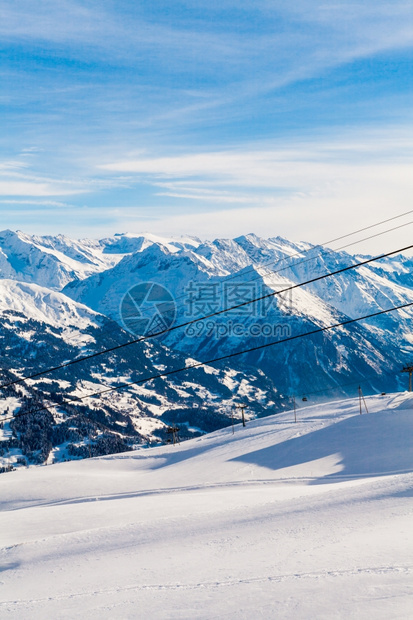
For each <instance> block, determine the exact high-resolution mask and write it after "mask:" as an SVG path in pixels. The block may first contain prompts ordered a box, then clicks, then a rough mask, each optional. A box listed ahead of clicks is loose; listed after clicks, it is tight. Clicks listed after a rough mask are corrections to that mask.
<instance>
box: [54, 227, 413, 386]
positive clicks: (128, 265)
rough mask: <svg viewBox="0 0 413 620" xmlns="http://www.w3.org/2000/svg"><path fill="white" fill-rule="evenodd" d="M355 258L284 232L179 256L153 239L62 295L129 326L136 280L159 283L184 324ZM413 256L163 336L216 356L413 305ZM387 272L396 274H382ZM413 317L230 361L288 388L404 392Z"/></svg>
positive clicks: (202, 355)
mask: <svg viewBox="0 0 413 620" xmlns="http://www.w3.org/2000/svg"><path fill="white" fill-rule="evenodd" d="M356 262H357V259H356V258H355V257H353V256H351V255H349V254H347V253H345V252H332V251H331V250H328V249H327V248H319V247H314V246H311V245H310V244H305V243H300V244H292V243H289V242H288V241H286V240H284V239H281V238H279V237H277V238H274V239H269V240H265V239H260V238H258V237H256V236H255V235H248V236H245V237H240V238H238V239H235V240H216V241H214V242H206V243H203V244H200V245H198V246H197V247H193V248H190V249H188V248H184V249H182V250H180V251H178V252H176V251H174V252H173V253H172V252H171V251H170V249H169V248H168V247H166V246H165V245H163V244H161V243H156V244H152V245H151V246H150V247H147V248H145V249H143V250H142V251H140V252H136V253H134V254H131V255H128V256H125V257H124V258H123V259H122V260H121V261H120V262H119V263H117V265H116V266H115V267H113V268H112V269H109V270H107V271H105V272H103V273H100V274H95V275H93V276H90V277H89V278H86V279H84V280H83V281H82V282H78V281H76V282H71V283H69V284H68V285H67V286H66V287H65V289H64V292H65V294H67V295H69V296H70V297H72V298H73V299H76V300H78V301H81V302H83V303H85V304H86V305H88V306H89V307H91V308H94V309H95V310H98V311H99V312H102V313H104V314H106V315H107V316H109V317H111V318H112V319H114V320H115V321H117V322H118V323H120V324H123V325H124V326H126V327H127V325H125V322H124V317H122V300H123V299H124V298H125V295H127V294H128V291H131V290H133V287H134V286H136V285H137V284H139V283H143V282H157V283H158V284H161V285H162V286H164V287H166V288H167V289H169V291H170V292H171V294H172V296H173V297H174V299H175V302H176V307H177V318H176V321H175V324H180V323H185V322H186V321H188V320H190V319H193V318H197V317H199V318H201V317H202V316H204V315H206V314H209V313H210V312H213V311H216V310H221V309H223V308H225V307H229V306H231V305H236V304H237V303H240V302H242V301H245V300H247V299H252V298H255V297H259V296H260V295H263V294H268V293H271V292H276V291H280V290H282V289H284V288H287V287H289V286H291V285H294V284H295V283H300V282H303V281H306V280H309V279H311V278H314V277H315V276H318V275H322V274H325V273H328V272H331V271H336V270H339V269H341V268H343V267H347V266H349V265H352V264H355V263H356ZM410 262H411V261H410V259H407V258H404V257H396V258H394V259H390V258H388V259H386V261H383V265H382V266H381V268H378V267H377V265H376V264H375V263H373V265H374V268H373V267H370V266H365V267H362V268H359V269H357V270H354V271H349V272H345V273H343V274H339V275H337V276H334V277H331V278H328V279H326V280H322V281H319V282H317V283H314V284H311V285H309V286H306V287H303V288H299V289H296V290H294V291H293V292H291V293H285V294H283V295H282V296H280V297H275V298H273V300H272V302H271V300H269V301H268V302H263V304H261V305H260V304H254V305H251V306H249V307H248V308H246V307H244V308H240V309H239V310H238V311H236V312H234V311H233V312H231V313H228V314H225V315H222V316H221V317H218V318H215V319H213V320H212V319H210V320H207V321H199V323H196V325H195V326H194V327H190V328H187V329H186V330H181V331H178V330H177V331H174V332H172V333H171V334H170V335H169V336H168V337H167V338H166V339H165V342H166V344H168V345H169V346H170V347H172V348H174V349H178V350H180V351H183V352H185V353H188V354H191V355H194V356H195V357H197V358H198V359H212V358H213V357H218V356H219V355H224V354H227V353H232V352H234V351H240V350H242V349H247V348H253V347H254V346H258V345H260V344H265V343H266V342H270V341H271V340H277V339H283V338H285V337H289V336H295V335H300V334H302V333H304V332H307V331H312V330H314V329H317V328H322V327H326V326H328V325H330V324H333V323H337V322H340V321H343V320H346V319H348V318H357V317H359V316H363V315H366V314H371V313H374V312H377V311H380V310H382V309H386V308H389V307H391V306H395V305H401V304H404V303H410V302H412V301H413V290H412V289H411V288H410V287H409V286H406V280H407V272H408V269H409V264H410ZM388 271H391V273H392V278H391V279H390V278H387V277H386V275H385V274H386V272H388ZM398 280H400V281H398ZM142 313H143V315H144V309H142ZM412 316H413V313H412V311H411V310H410V309H407V310H403V311H398V312H394V313H391V314H389V315H384V316H382V317H378V318H375V319H371V320H368V321H364V322H363V323H360V324H354V325H351V326H348V327H346V328H341V329H339V330H335V331H334V332H333V331H332V332H326V333H325V334H323V335H316V336H313V337H312V338H311V339H308V340H307V339H302V340H297V341H295V342H292V343H286V344H284V345H283V346H275V347H273V348H269V349H267V350H266V351H265V353H263V352H262V351H259V352H256V353H252V354H250V355H247V356H242V357H241V358H233V360H232V362H231V363H232V365H233V367H234V368H236V369H237V370H240V369H242V368H243V366H244V365H248V366H250V367H256V368H259V369H261V370H262V371H263V372H264V373H265V375H266V376H269V377H271V379H272V380H273V381H275V382H276V384H277V385H278V387H279V389H280V391H282V392H283V393H292V392H296V393H301V394H303V395H305V394H307V393H312V392H319V393H322V392H323V391H326V390H327V391H331V390H333V393H336V394H340V393H347V394H349V393H352V390H354V385H350V386H349V388H348V389H347V388H346V387H345V386H346V384H351V383H352V379H353V380H354V382H357V378H358V380H359V381H361V380H365V382H366V383H365V388H366V389H367V390H369V391H377V390H378V391H382V390H386V391H387V390H391V389H398V388H399V387H400V386H401V385H402V383H401V378H400V376H399V370H400V368H401V365H402V364H403V363H405V362H406V360H407V358H408V356H409V355H410V354H411V351H412V344H413V338H412V335H411V331H412V329H411V328H412ZM235 332H237V333H235ZM237 334H238V335H237ZM343 384H344V388H340V387H339V386H340V385H343Z"/></svg>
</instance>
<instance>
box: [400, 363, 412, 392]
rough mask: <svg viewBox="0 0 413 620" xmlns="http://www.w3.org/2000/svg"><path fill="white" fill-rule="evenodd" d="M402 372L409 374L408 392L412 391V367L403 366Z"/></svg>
mask: <svg viewBox="0 0 413 620" xmlns="http://www.w3.org/2000/svg"><path fill="white" fill-rule="evenodd" d="M402 372H408V373H409V392H411V391H412V373H413V366H405V367H404V368H403V370H402Z"/></svg>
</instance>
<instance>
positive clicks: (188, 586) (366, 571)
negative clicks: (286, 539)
mask: <svg viewBox="0 0 413 620" xmlns="http://www.w3.org/2000/svg"><path fill="white" fill-rule="evenodd" d="M412 572H413V566H366V567H361V568H350V569H345V570H334V569H332V570H326V571H318V572H310V573H285V574H283V575H268V576H265V577H250V578H245V579H242V578H240V579H228V580H225V581H206V582H203V583H202V582H200V583H172V584H168V583H166V584H129V585H126V586H118V587H116V588H105V589H102V590H89V591H86V592H73V593H70V594H62V595H60V596H59V595H58V596H54V597H51V596H48V597H46V598H39V599H31V600H18V601H0V606H2V607H5V606H7V605H8V606H11V605H14V606H19V605H30V604H37V603H51V602H53V601H63V600H68V599H74V598H82V597H85V596H104V595H106V594H117V593H120V592H127V591H133V590H135V591H151V590H152V591H159V590H170V591H173V590H199V589H205V588H209V589H214V588H225V587H234V586H238V585H249V584H254V583H266V582H273V583H282V582H283V581H288V580H294V579H320V578H325V577H332V578H335V577H358V576H360V575H384V574H400V573H403V574H405V575H409V574H411V573H412Z"/></svg>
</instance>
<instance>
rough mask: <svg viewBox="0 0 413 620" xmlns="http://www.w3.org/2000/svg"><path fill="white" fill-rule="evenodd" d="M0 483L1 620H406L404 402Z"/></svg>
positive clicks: (22, 474) (409, 443) (378, 402)
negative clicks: (26, 619)
mask: <svg viewBox="0 0 413 620" xmlns="http://www.w3.org/2000/svg"><path fill="white" fill-rule="evenodd" d="M366 402H367V406H368V409H369V414H363V415H362V416H360V415H359V409H358V400H356V399H353V400H343V401H338V402H334V403H329V404H324V405H317V406H308V407H305V408H302V409H300V410H299V411H298V419H297V423H294V416H293V413H292V412H287V413H284V414H280V415H276V416H271V417H268V418H265V419H261V420H256V421H254V422H250V423H248V426H247V428H242V426H241V425H239V424H238V425H236V426H235V433H234V434H232V429H231V428H227V429H224V430H221V431H218V432H215V433H212V434H210V435H207V436H204V437H202V438H199V439H194V440H191V441H188V442H186V443H183V444H181V445H178V446H175V447H174V446H164V447H159V448H152V449H148V450H144V449H142V450H139V451H137V452H134V453H127V454H123V455H116V456H113V457H101V458H97V459H91V460H85V461H77V462H71V463H62V464H57V465H53V466H48V467H37V468H34V467H33V468H30V469H28V470H19V471H16V472H11V473H7V474H2V475H1V476H0V498H1V499H0V502H1V503H0V506H1V511H2V512H1V515H0V540H1V568H0V570H1V572H0V617H1V618H6V617H11V618H19V619H24V618H30V619H36V618H41V619H44V618H87V619H89V618H91V619H95V618H99V619H102V618H122V619H123V618H143V619H149V618H151V619H152V618H155V619H157V618H162V619H164V618H165V619H166V618H179V619H183V618H184V619H191V620H192V619H198V618H205V619H206V618H208V619H210V618H219V619H221V618H222V619H227V618H231V619H235V618H236V619H240V618H248V619H249V618H251V619H252V618H254V619H255V618H277V619H279V618H289V619H290V618H291V619H294V620H299V619H328V620H330V619H334V618H352V619H353V618H355V619H358V618H363V619H364V618H370V617H371V618H374V619H375V620H381V619H382V620H389V619H393V618H394V619H398V620H399V619H404V618H405V619H411V618H412V617H413V528H412V523H413V519H412V517H413V398H412V395H410V394H408V393H400V394H393V395H388V396H376V397H370V398H368V399H366Z"/></svg>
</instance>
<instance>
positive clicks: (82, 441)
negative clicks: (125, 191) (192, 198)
mask: <svg viewBox="0 0 413 620" xmlns="http://www.w3.org/2000/svg"><path fill="white" fill-rule="evenodd" d="M366 259H368V257H363V256H359V255H351V254H348V253H347V252H345V251H343V250H339V251H333V250H331V249H329V248H326V247H321V246H314V245H311V244H309V243H304V242H302V243H293V242H290V241H288V240H286V239H283V238H281V237H274V238H270V239H263V238H260V237H257V236H256V235H253V234H251V235H246V236H243V237H239V238H236V239H217V240H215V241H212V242H210V241H201V240H200V239H197V238H194V237H182V238H161V237H157V236H154V235H150V234H144V235H132V234H117V235H114V236H113V237H110V238H106V239H101V240H89V239H86V240H84V239H82V240H72V239H69V238H68V237H65V236H63V235H58V236H55V237H53V236H34V235H28V234H25V233H22V232H13V231H3V232H1V233H0V338H1V341H2V344H3V364H2V378H1V381H2V384H7V383H10V382H12V381H13V380H15V379H17V378H19V377H22V376H28V375H31V374H36V373H38V372H39V371H42V370H45V369H47V368H50V367H52V366H59V365H62V364H65V363H66V362H67V361H68V360H72V359H75V358H79V357H84V356H90V355H93V354H96V353H99V352H101V351H102V350H104V349H106V348H112V347H115V346H118V345H120V344H125V343H128V342H130V341H132V340H134V339H137V338H138V337H141V336H142V335H145V331H144V326H145V325H146V326H147V325H149V324H151V325H152V326H153V328H154V331H157V330H159V329H167V328H168V327H171V326H172V327H174V328H175V329H173V330H172V331H170V332H168V333H166V334H165V335H163V336H160V337H155V338H150V339H149V340H146V341H145V342H141V343H137V344H132V345H129V346H126V347H123V348H120V349H117V350H115V351H112V352H111V353H110V354H105V355H99V356H97V357H93V358H91V359H87V360H85V361H84V362H81V363H79V364H75V365H71V366H65V367H64V368H62V369H61V370H58V371H55V372H53V373H50V374H47V375H44V376H40V377H37V378H36V379H32V380H30V381H26V382H24V383H18V384H15V383H14V384H13V385H10V386H9V387H7V388H3V393H4V395H5V399H4V400H3V403H2V411H3V412H5V411H9V413H11V414H14V415H15V416H16V414H18V413H21V414H23V413H24V414H25V415H21V416H20V417H16V418H15V419H14V420H12V421H7V422H4V424H3V429H2V430H1V431H0V440H1V443H0V450H1V451H2V453H3V460H4V459H5V458H6V455H7V458H8V459H9V461H11V463H14V464H16V463H17V462H20V463H23V462H38V463H39V462H53V461H55V460H64V459H67V458H82V457H84V456H88V455H93V454H104V453H108V452H110V451H112V452H113V451H122V450H127V449H132V448H133V447H134V446H136V445H142V444H146V443H153V442H159V441H166V439H167V437H168V432H167V429H168V427H169V426H170V425H176V424H177V425H178V426H179V428H180V434H181V437H182V438H185V437H191V436H195V435H197V434H200V433H203V432H206V431H210V430H214V429H216V428H220V427H222V426H225V425H228V424H230V423H231V416H233V415H235V416H237V417H239V415H240V414H239V410H237V409H235V405H236V404H244V405H246V412H247V418H249V417H255V416H263V415H267V414H269V413H274V412H276V411H280V410H282V409H283V408H284V407H285V406H286V404H287V403H289V402H291V398H292V397H293V395H295V396H296V397H297V398H298V397H299V398H300V399H301V398H304V399H305V400H309V401H310V402H313V401H314V400H320V399H326V398H331V397H332V396H341V395H354V394H355V392H356V390H357V387H358V384H361V385H362V387H363V391H364V392H365V393H377V392H382V391H395V390H398V389H401V388H402V387H403V386H404V385H405V378H404V377H403V376H402V375H401V373H400V370H401V368H402V366H403V365H404V364H406V363H407V362H408V361H409V359H410V356H411V353H412V345H413V338H412V335H411V331H412V330H411V327H412V311H411V310H410V308H407V309H403V310H399V311H396V312H392V313H389V314H385V315H382V316H379V317H375V318H372V319H367V320H365V321H362V322H359V323H353V324H350V325H346V326H342V327H340V328H337V329H334V330H327V331H323V332H320V333H317V334H313V335H312V336H305V337H302V338H299V336H300V335H303V334H306V333H307V332H311V331H314V330H319V329H322V328H325V327H328V326H329V325H332V324H335V323H339V322H343V321H346V320H348V319H349V318H350V319H354V318H358V317H360V316H364V315H366V314H372V313H374V312H378V311H380V310H383V309H387V308H390V307H392V306H396V305H401V304H404V303H410V302H413V280H412V276H411V273H412V269H411V267H412V259H411V258H410V257H408V256H403V255H397V256H394V257H387V258H384V259H381V260H380V261H377V262H372V263H370V264H367V265H365V266H363V267H358V268H356V269H354V270H350V271H346V272H343V273H340V274H337V275H335V276H332V277H329V278H326V279H323V280H319V281H317V282H313V283H310V284H308V285H306V286H303V287H300V288H296V289H293V290H289V291H286V292H284V293H281V294H278V292H279V291H282V290H284V289H289V288H291V287H293V286H294V285H295V284H299V283H302V282H305V281H307V280H310V279H313V278H315V277H317V276H320V275H323V274H326V273H330V272H333V271H338V270H340V269H343V268H345V267H348V266H351V265H354V264H356V263H357V262H360V261H362V260H366ZM151 296H152V297H151ZM257 297H266V298H265V299H262V300H261V301H259V302H255V303H251V304H247V305H245V302H248V301H250V300H252V299H256V298H257ZM242 304H244V305H242ZM232 306H238V308H236V309H233V310H231V311H230V312H225V313H222V314H219V315H218V316H210V317H209V318H207V319H203V318H202V317H204V316H205V315H214V313H216V312H219V311H222V310H224V309H226V308H230V307H232ZM189 322H190V324H189V325H186V326H185V327H183V328H180V329H177V328H176V326H177V325H179V324H181V323H189ZM146 333H147V332H146ZM295 337H298V338H297V339H294V338H295ZM291 338H293V339H292V340H288V339H291ZM284 340H287V342H279V341H284ZM270 343H274V344H273V345H272V346H268V347H265V348H259V347H261V346H263V345H268V344H270ZM277 343H278V344H277ZM246 349H255V350H254V351H250V352H248V353H242V351H244V350H246ZM234 353H240V354H239V355H236V356H235V357H232V358H230V359H227V360H222V361H221V362H215V363H209V364H206V365H205V366H201V367H199V368H196V369H192V370H187V371H185V372H182V373H177V374H171V375H169V376H165V377H159V378H157V379H152V380H149V381H146V382H144V383H143V382H142V383H138V384H136V385H134V386H131V387H128V388H127V389H123V388H120V386H121V385H122V384H125V383H129V382H131V381H132V382H136V381H142V380H143V379H146V378H149V377H152V376H156V375H159V374H162V373H163V372H165V371H170V370H174V369H179V368H185V367H186V366H188V365H192V364H194V363H196V362H204V361H209V360H212V359H215V358H217V357H222V356H225V355H229V354H231V355H232V354H234ZM106 388H120V389H116V390H115V391H109V392H107V393H106V394H105V395H103V396H102V397H100V398H97V397H94V398H90V397H88V398H86V395H87V394H92V393H95V392H99V391H101V390H102V389H106ZM84 397H85V398H84ZM79 398H82V400H81V401H79V400H78V399H79ZM297 402H298V400H297ZM299 402H301V400H300V401H299ZM301 405H303V403H302V402H301ZM45 408H46V409H45ZM37 410H39V411H38V412H37V413H36V411H37Z"/></svg>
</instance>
